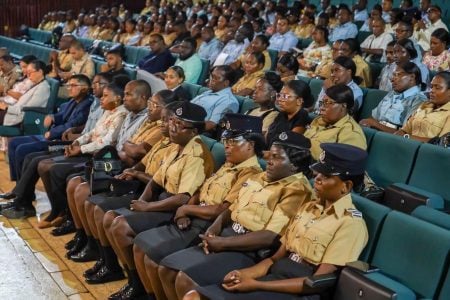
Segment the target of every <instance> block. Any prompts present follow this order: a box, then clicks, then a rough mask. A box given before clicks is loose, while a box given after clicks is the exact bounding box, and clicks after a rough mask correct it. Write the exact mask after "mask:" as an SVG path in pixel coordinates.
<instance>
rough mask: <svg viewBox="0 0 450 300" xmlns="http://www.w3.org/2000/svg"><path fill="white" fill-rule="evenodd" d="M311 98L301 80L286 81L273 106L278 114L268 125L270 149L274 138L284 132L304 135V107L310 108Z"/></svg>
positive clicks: (306, 114)
mask: <svg viewBox="0 0 450 300" xmlns="http://www.w3.org/2000/svg"><path fill="white" fill-rule="evenodd" d="M312 103H313V97H312V95H311V89H310V88H309V86H308V85H307V84H306V83H305V82H303V81H301V80H291V81H288V82H287V83H286V84H285V85H284V86H283V88H282V89H281V91H280V93H278V94H277V95H276V100H275V106H276V107H277V108H278V110H279V111H280V113H279V114H278V116H277V117H276V118H275V120H274V121H273V123H272V125H270V127H269V130H268V131H267V134H266V142H267V146H268V147H269V148H270V146H271V145H272V142H273V140H274V138H275V137H276V136H278V135H279V134H280V133H281V132H284V131H293V132H297V133H304V132H305V130H306V126H307V125H308V123H309V117H308V112H307V111H306V110H305V107H309V106H311V105H312Z"/></svg>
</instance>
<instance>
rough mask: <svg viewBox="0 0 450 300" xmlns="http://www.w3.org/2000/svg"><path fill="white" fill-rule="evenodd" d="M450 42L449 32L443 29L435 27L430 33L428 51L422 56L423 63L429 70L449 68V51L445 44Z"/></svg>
mask: <svg viewBox="0 0 450 300" xmlns="http://www.w3.org/2000/svg"><path fill="white" fill-rule="evenodd" d="M449 42H450V35H449V33H448V32H447V31H446V30H445V29H443V28H439V29H436V30H435V31H434V32H433V33H432V34H431V41H430V51H428V52H426V53H425V55H424V56H423V61H422V62H423V64H424V65H425V66H427V68H428V69H429V70H430V71H434V72H437V71H446V70H448V69H449V61H450V53H449V52H448V50H447V45H448V43H449Z"/></svg>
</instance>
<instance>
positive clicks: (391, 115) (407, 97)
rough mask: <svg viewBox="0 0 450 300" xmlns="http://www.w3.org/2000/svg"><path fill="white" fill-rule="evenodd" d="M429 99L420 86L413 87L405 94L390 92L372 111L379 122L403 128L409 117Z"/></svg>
mask: <svg viewBox="0 0 450 300" xmlns="http://www.w3.org/2000/svg"><path fill="white" fill-rule="evenodd" d="M426 100H427V97H426V96H425V95H424V94H423V93H422V92H421V91H420V89H419V87H418V86H413V87H412V88H409V89H407V90H406V91H404V92H403V93H397V92H395V91H392V92H389V93H388V94H387V95H386V96H384V98H383V100H381V102H380V103H379V104H378V106H377V107H376V108H374V109H373V110H372V117H373V118H374V119H376V120H377V121H379V122H380V121H386V122H389V123H391V124H394V125H397V126H402V125H403V124H404V123H405V122H406V120H408V118H409V116H410V115H411V114H412V113H413V112H414V111H415V110H416V108H417V107H418V106H419V105H420V104H421V103H422V102H424V101H426Z"/></svg>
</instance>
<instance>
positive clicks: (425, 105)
mask: <svg viewBox="0 0 450 300" xmlns="http://www.w3.org/2000/svg"><path fill="white" fill-rule="evenodd" d="M420 108H421V109H431V111H450V102H447V103H446V104H444V105H442V106H441V107H439V108H436V109H435V106H434V103H433V102H431V101H426V102H424V103H423V104H422V105H421V106H420Z"/></svg>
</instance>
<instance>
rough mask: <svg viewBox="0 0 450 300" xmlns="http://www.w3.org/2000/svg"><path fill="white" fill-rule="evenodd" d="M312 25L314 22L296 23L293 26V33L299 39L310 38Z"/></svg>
mask: <svg viewBox="0 0 450 300" xmlns="http://www.w3.org/2000/svg"><path fill="white" fill-rule="evenodd" d="M314 27H315V26H314V24H306V25H298V26H297V27H296V28H295V31H294V34H295V35H296V36H297V37H299V38H301V39H307V38H310V37H311V33H312V31H313V30H314Z"/></svg>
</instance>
